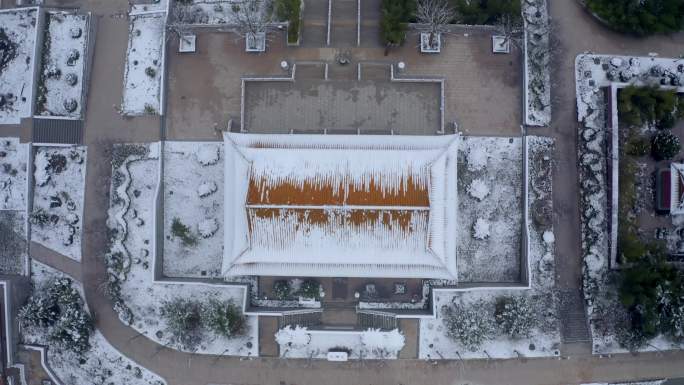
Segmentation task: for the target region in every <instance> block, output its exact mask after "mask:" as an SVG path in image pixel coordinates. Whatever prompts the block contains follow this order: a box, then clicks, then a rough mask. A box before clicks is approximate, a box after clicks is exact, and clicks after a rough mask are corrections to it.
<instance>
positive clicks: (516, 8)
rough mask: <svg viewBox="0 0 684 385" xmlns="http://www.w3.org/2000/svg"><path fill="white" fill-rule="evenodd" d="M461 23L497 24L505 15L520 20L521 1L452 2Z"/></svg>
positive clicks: (469, 0)
mask: <svg viewBox="0 0 684 385" xmlns="http://www.w3.org/2000/svg"><path fill="white" fill-rule="evenodd" d="M452 2H453V5H454V8H455V9H456V13H457V14H458V15H459V17H458V18H459V20H458V21H459V22H460V23H464V24H472V25H483V24H495V23H496V22H497V21H499V19H501V17H502V16H503V15H510V16H512V17H513V18H514V19H517V18H520V0H452Z"/></svg>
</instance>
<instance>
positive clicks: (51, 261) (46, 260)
mask: <svg viewBox="0 0 684 385" xmlns="http://www.w3.org/2000/svg"><path fill="white" fill-rule="evenodd" d="M31 258H32V259H35V260H36V261H38V262H41V263H43V264H45V265H48V266H50V267H52V268H54V269H57V270H59V271H61V272H63V273H66V274H67V275H69V276H70V277H71V278H73V279H75V280H78V281H80V280H81V279H82V275H83V271H82V269H81V263H80V262H78V261H75V260H73V259H71V258H69V257H67V256H66V255H63V254H60V253H58V252H56V251H54V250H52V249H48V248H47V247H45V246H43V245H41V244H39V243H36V242H31Z"/></svg>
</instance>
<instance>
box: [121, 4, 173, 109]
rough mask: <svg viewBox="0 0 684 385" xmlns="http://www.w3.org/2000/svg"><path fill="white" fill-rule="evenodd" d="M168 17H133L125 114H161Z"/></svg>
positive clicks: (129, 45) (126, 80) (129, 42)
mask: <svg viewBox="0 0 684 385" xmlns="http://www.w3.org/2000/svg"><path fill="white" fill-rule="evenodd" d="M165 24H166V14H165V13H152V14H140V15H131V16H130V28H129V31H128V33H129V36H128V50H127V51H126V69H125V73H124V91H123V105H122V112H123V113H124V114H126V115H142V114H158V113H159V110H160V106H161V103H160V98H161V83H162V73H163V69H164V67H163V56H164V55H163V50H164V43H165V41H164V36H165V33H164V29H165Z"/></svg>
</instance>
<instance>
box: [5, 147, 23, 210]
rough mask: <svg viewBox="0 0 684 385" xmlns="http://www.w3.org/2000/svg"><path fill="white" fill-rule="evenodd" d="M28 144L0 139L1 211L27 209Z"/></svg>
mask: <svg viewBox="0 0 684 385" xmlns="http://www.w3.org/2000/svg"><path fill="white" fill-rule="evenodd" d="M27 162H28V144H26V143H24V144H21V143H19V138H0V210H25V209H26V187H27V186H26V172H27V167H26V166H27Z"/></svg>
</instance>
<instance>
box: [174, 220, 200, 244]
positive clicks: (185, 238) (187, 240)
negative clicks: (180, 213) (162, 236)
mask: <svg viewBox="0 0 684 385" xmlns="http://www.w3.org/2000/svg"><path fill="white" fill-rule="evenodd" d="M171 234H173V236H174V237H177V238H180V240H181V242H182V243H183V245H185V246H195V245H196V244H197V237H196V236H195V235H194V234H193V233H192V231H190V228H189V227H188V226H186V225H184V224H183V222H181V221H180V219H179V218H173V221H172V222H171Z"/></svg>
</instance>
